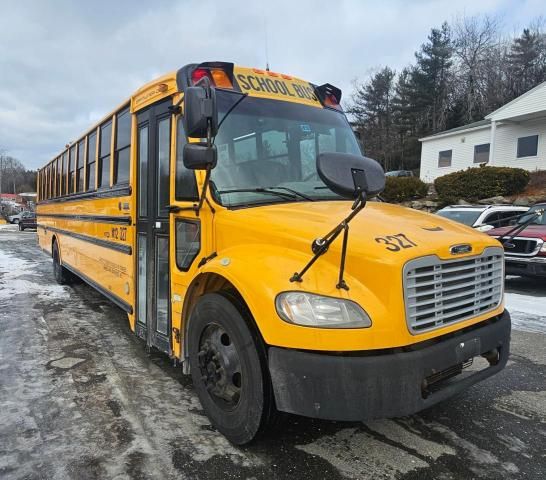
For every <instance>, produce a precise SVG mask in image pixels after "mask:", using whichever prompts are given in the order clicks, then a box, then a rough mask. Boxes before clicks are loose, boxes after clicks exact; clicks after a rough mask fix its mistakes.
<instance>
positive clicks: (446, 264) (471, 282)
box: [404, 247, 504, 334]
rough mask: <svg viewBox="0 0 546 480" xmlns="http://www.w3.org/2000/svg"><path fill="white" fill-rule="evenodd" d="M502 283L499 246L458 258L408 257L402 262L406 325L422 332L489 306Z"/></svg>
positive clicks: (493, 304) (493, 305)
mask: <svg viewBox="0 0 546 480" xmlns="http://www.w3.org/2000/svg"><path fill="white" fill-rule="evenodd" d="M503 284H504V261H503V250H502V248H498V247H489V248H487V249H485V250H484V252H483V253H482V254H481V255H479V256H476V257H466V258H464V259H459V260H441V259H439V258H438V257H437V256H436V255H430V256H427V257H421V258H416V259H415V260H410V261H409V262H408V263H406V265H405V266H404V300H405V305H406V322H407V324H408V328H409V330H410V332H412V333H414V334H417V333H422V332H425V331H428V330H433V329H435V328H440V327H443V326H445V325H449V324H451V323H455V322H461V321H463V320H467V319H469V318H472V317H475V316H477V315H480V314H482V313H485V312H488V311H490V310H493V309H495V308H496V307H497V306H498V305H499V304H500V302H501V300H502V289H503Z"/></svg>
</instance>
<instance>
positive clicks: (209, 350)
mask: <svg viewBox="0 0 546 480" xmlns="http://www.w3.org/2000/svg"><path fill="white" fill-rule="evenodd" d="M198 358H199V369H200V371H201V380H202V381H203V383H204V384H205V387H206V388H207V390H208V392H209V395H210V396H211V398H212V399H213V400H214V401H215V402H216V403H217V404H218V405H219V406H221V407H222V408H224V409H227V410H230V409H233V408H235V407H236V406H237V404H238V403H239V399H240V398H241V361H240V359H239V354H238V352H237V349H236V348H235V345H234V344H233V341H232V339H231V337H230V335H229V334H228V333H227V332H226V331H225V330H224V329H223V328H222V327H220V326H219V325H216V324H211V325H208V326H207V328H205V330H204V331H203V334H202V335H201V340H200V342H199V353H198Z"/></svg>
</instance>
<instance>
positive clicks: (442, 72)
mask: <svg viewBox="0 0 546 480" xmlns="http://www.w3.org/2000/svg"><path fill="white" fill-rule="evenodd" d="M452 55H453V45H452V42H451V32H450V29H449V26H448V24H447V23H445V22H444V24H443V25H442V27H441V28H440V29H437V28H433V29H432V30H431V32H430V35H429V36H428V42H427V43H425V44H423V45H422V46H421V49H420V51H419V52H416V54H415V58H416V60H417V65H416V68H415V70H414V72H413V75H412V77H413V82H414V83H415V86H416V91H415V93H416V98H415V99H414V102H415V104H416V106H417V107H418V108H419V110H420V113H421V115H420V117H421V118H420V125H419V131H420V132H423V133H424V132H427V133H435V132H439V131H441V130H444V129H445V126H446V124H447V118H448V114H449V108H450V103H451V85H452V66H453V61H452Z"/></svg>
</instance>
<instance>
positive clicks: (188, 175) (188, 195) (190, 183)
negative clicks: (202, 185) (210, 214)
mask: <svg viewBox="0 0 546 480" xmlns="http://www.w3.org/2000/svg"><path fill="white" fill-rule="evenodd" d="M177 131H178V133H177V136H176V137H177V138H176V140H177V142H176V179H175V190H174V191H175V198H176V200H197V199H198V198H199V195H198V193H197V183H196V180H195V173H194V172H193V171H192V170H188V169H187V168H186V167H185V166H184V157H183V152H184V145H186V143H187V141H186V133H185V132H184V126H183V123H182V117H180V118H179V119H178V125H177ZM218 153H220V151H219V152H218Z"/></svg>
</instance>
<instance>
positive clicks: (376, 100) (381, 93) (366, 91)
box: [349, 67, 396, 169]
mask: <svg viewBox="0 0 546 480" xmlns="http://www.w3.org/2000/svg"><path fill="white" fill-rule="evenodd" d="M395 76H396V73H395V72H394V70H391V69H390V68H389V67H385V68H383V69H381V70H380V71H379V72H377V73H376V74H375V75H373V76H372V77H371V78H370V80H369V81H368V82H367V83H366V84H364V85H361V86H360V87H358V88H357V91H356V93H355V95H354V96H353V104H352V106H351V107H350V110H349V112H350V113H352V114H353V115H354V116H355V119H356V122H355V123H356V124H357V126H358V129H359V130H360V132H361V138H362V140H363V142H364V145H365V149H366V154H367V155H369V156H370V157H372V158H374V159H376V160H378V161H379V162H381V163H382V164H383V166H384V168H385V169H389V168H390V167H391V165H392V162H393V155H394V151H395V145H394V140H395V139H394V137H393V135H392V133H393V132H392V125H393V118H392V115H393V104H392V100H393V96H394V78H395Z"/></svg>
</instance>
